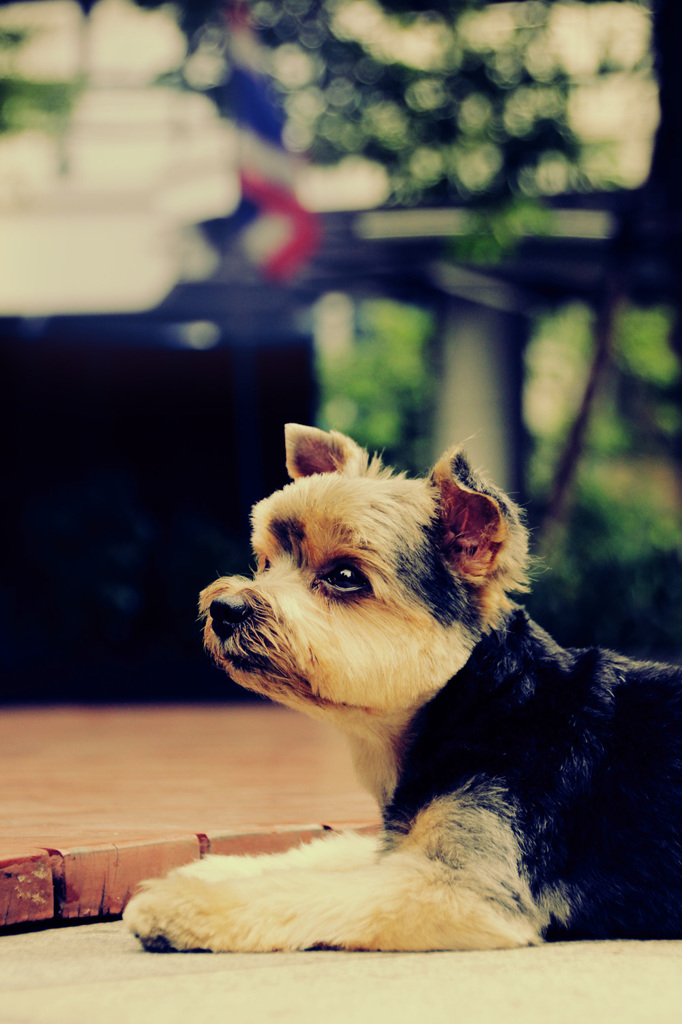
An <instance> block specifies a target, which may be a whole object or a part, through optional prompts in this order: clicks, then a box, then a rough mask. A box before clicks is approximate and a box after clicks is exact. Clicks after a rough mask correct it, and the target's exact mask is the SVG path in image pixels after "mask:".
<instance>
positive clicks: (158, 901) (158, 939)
mask: <svg viewBox="0 0 682 1024" xmlns="http://www.w3.org/2000/svg"><path fill="white" fill-rule="evenodd" d="M212 889H213V886H212V885H211V884H209V883H207V882H205V881H202V880H200V879H195V878H187V877H183V876H182V875H181V874H180V873H179V872H178V871H175V872H173V873H172V874H170V875H169V876H168V877H167V878H155V879H152V880H151V881H149V882H145V883H144V887H143V889H142V891H141V892H139V893H138V894H137V895H135V896H133V898H132V899H131V900H130V902H129V903H128V906H127V907H126V909H125V911H124V913H123V920H124V921H125V923H126V924H127V926H128V927H129V928H130V930H131V931H132V932H133V934H134V935H136V936H137V938H138V939H139V940H140V942H141V943H142V945H143V946H144V948H145V949H147V950H149V951H150V952H170V951H173V950H178V951H189V950H209V951H210V950H217V949H229V948H231V947H230V946H229V945H225V936H224V935H223V943H222V945H221V944H220V943H219V941H218V939H219V935H220V933H221V930H222V931H223V932H224V931H225V930H226V927H225V926H226V925H228V923H229V916H228V914H227V913H226V910H227V907H226V906H225V904H226V900H225V898H224V896H225V894H223V899H222V900H221V901H220V903H221V908H220V909H219V908H218V907H217V906H216V901H215V899H214V898H213V895H214V894H213V892H212ZM221 909H222V915H221ZM228 930H229V929H228Z"/></svg>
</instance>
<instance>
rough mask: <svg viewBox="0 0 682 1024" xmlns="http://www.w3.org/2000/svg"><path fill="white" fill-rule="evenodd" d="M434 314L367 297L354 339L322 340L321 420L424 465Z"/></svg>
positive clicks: (389, 455) (399, 459)
mask: <svg viewBox="0 0 682 1024" xmlns="http://www.w3.org/2000/svg"><path fill="white" fill-rule="evenodd" d="M432 331H433V324H432V320H431V317H430V315H429V314H428V313H425V312H424V311H423V310H420V309H417V308H416V307H414V306H407V305H405V304H402V303H397V302H391V301H388V300H376V301H367V302H364V303H362V305H361V306H360V308H359V312H358V317H357V327H356V336H355V338H354V339H353V340H352V341H351V343H350V344H349V345H347V346H344V347H342V348H340V349H334V348H331V349H326V348H325V347H324V345H322V346H320V349H319V354H318V367H317V369H318V379H319V385H320V425H321V426H322V427H324V428H325V429H335V430H341V431H343V432H345V433H350V434H352V436H353V437H354V438H355V440H356V441H358V442H359V443H360V444H362V445H365V446H366V447H368V448H369V449H370V450H373V451H380V452H383V453H384V456H385V458H386V461H387V462H389V463H395V464H398V465H400V466H401V467H402V468H405V469H409V470H411V471H412V472H415V473H418V472H423V470H424V467H425V465H426V464H427V462H428V459H429V454H430V452H429V442H428V435H429V427H430V408H431V402H432V397H433V374H432V373H431V372H430V365H429V363H430V360H429V351H428V343H429V340H430V337H431V334H432Z"/></svg>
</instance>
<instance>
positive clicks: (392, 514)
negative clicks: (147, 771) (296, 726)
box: [202, 474, 477, 712]
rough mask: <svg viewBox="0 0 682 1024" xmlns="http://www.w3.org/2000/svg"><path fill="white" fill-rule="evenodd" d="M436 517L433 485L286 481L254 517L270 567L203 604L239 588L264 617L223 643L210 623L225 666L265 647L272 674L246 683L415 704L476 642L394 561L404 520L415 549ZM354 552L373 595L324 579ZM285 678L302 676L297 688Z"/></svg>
mask: <svg viewBox="0 0 682 1024" xmlns="http://www.w3.org/2000/svg"><path fill="white" fill-rule="evenodd" d="M433 516H434V502H433V497H432V494H431V492H430V490H429V488H428V486H427V485H426V483H425V482H424V481H413V480H404V479H401V478H390V479H383V480H377V479H370V478H358V479H347V478H346V477H344V476H342V475H340V474H328V475H324V476H314V477H309V478H305V479H302V480H298V481H297V482H296V483H294V484H290V485H288V486H287V487H285V488H284V489H283V490H282V491H278V492H277V493H275V494H274V495H272V496H271V497H270V498H267V499H266V500H265V501H263V502H261V503H260V504H259V505H257V506H256V508H255V509H254V513H253V523H254V529H253V546H254V550H255V551H256V553H257V555H259V556H260V557H261V558H262V559H267V561H268V562H269V563H270V565H271V568H270V569H269V570H268V571H267V572H260V573H258V574H257V575H256V577H255V578H254V579H253V580H252V581H248V580H245V579H243V578H236V579H234V578H233V579H222V580H218V581H216V583H214V584H212V586H211V587H209V588H208V589H207V590H206V591H204V593H203V595H202V610H204V611H205V612H206V611H207V610H208V607H209V606H210V603H211V601H212V600H214V599H215V598H216V597H220V596H223V595H227V594H229V595H230V596H233V595H235V594H241V595H242V596H244V597H245V598H246V599H247V600H248V601H249V603H253V604H254V605H255V606H256V607H257V608H258V609H259V611H258V614H257V624H254V626H253V629H252V628H251V627H250V626H249V624H247V625H246V626H245V627H244V629H243V630H242V629H240V630H239V635H238V637H235V638H234V640H231V641H230V642H229V643H228V644H227V645H225V646H223V645H221V644H220V642H216V638H215V637H214V635H213V634H212V631H211V630H210V627H209V628H207V630H206V641H207V645H208V647H209V649H210V650H211V651H212V653H213V655H214V657H216V658H217V660H218V661H223V662H224V663H225V665H226V667H228V668H229V659H230V654H231V653H243V654H246V653H247V652H248V650H252V652H253V654H258V653H264V654H266V656H267V657H268V658H269V659H270V660H271V662H272V666H273V672H271V673H266V675H267V676H268V678H267V679H265V680H255V679H253V678H252V676H253V673H248V674H245V673H243V672H241V671H240V670H239V668H238V667H237V669H236V670H234V669H233V668H229V670H230V672H231V674H233V675H234V676H235V678H236V679H237V680H238V681H239V682H240V683H242V684H243V685H245V686H247V687H249V688H256V689H262V690H263V692H267V693H268V695H270V696H275V697H276V699H277V700H280V701H282V702H284V703H287V704H292V705H293V706H299V707H300V706H301V701H302V702H303V704H305V705H311V706H314V705H317V706H318V707H319V706H320V705H321V703H322V702H330V703H332V704H334V705H337V706H351V707H355V708H367V709H370V710H372V711H376V712H389V711H390V712H396V711H400V710H405V709H408V708H414V707H415V706H417V705H418V704H420V703H422V702H423V701H424V700H425V699H427V698H428V697H430V696H431V695H432V694H434V693H435V692H437V690H438V689H439V688H440V687H441V686H442V685H443V684H444V683H445V682H446V681H447V679H449V678H450V677H451V676H452V675H453V674H454V673H455V672H456V671H457V670H458V669H459V668H460V667H461V666H462V665H463V663H464V661H465V660H466V659H467V657H468V655H469V652H470V650H471V648H472V646H473V644H474V643H475V641H476V639H477V636H476V635H471V633H470V631H468V630H467V629H465V628H463V627H462V625H461V624H460V623H455V624H454V625H453V626H448V627H444V626H442V625H440V624H439V623H438V622H437V621H436V620H435V619H434V618H433V616H432V615H430V614H429V613H428V611H427V610H426V609H424V608H423V607H422V606H421V605H420V603H419V602H418V600H417V599H416V598H415V597H414V596H413V595H411V594H410V592H409V590H408V589H406V588H404V587H403V586H402V584H401V581H400V579H399V578H397V576H396V572H395V568H394V566H393V565H392V564H391V560H392V557H393V549H394V547H395V533H396V528H397V530H398V531H399V533H400V537H401V542H403V543H405V544H407V545H410V544H412V545H414V546H416V545H417V544H418V543H419V542H420V541H421V533H422V531H423V530H424V529H425V528H426V527H427V526H428V525H429V523H430V522H431V521H432V519H433ZM292 523H293V524H295V525H294V530H293V532H294V534H295V536H294V539H293V548H294V550H291V551H286V550H283V549H282V547H281V544H280V540H279V539H278V529H279V530H281V528H282V524H292ZM273 524H279V527H278V528H277V527H276V528H274V529H273ZM298 526H300V539H299V536H298V535H297V530H298ZM411 534H412V535H414V536H413V538H412V537H411ZM345 559H348V560H352V562H353V564H354V565H356V566H357V567H358V568H359V569H360V570H361V571H362V572H363V573H364V574H365V576H366V577H367V578H368V580H369V581H370V584H371V588H372V593H371V594H370V595H368V596H360V597H357V598H355V597H353V596H352V595H350V596H348V597H339V596H338V595H337V596H335V595H333V594H330V593H329V591H328V590H326V589H325V587H324V585H323V584H321V583H320V574H321V573H323V572H324V570H325V569H326V568H328V567H329V566H331V565H332V564H334V563H338V562H340V561H343V560H345ZM252 645H255V646H252ZM237 648H241V649H240V650H238V649H237ZM286 679H292V680H293V681H294V683H295V685H294V686H293V688H292V689H291V690H290V689H289V688H288V687H287V684H286V682H284V683H282V680H286ZM301 680H305V686H304V687H301V685H300V681H301ZM275 689H278V690H279V692H277V693H274V690H275ZM309 709H311V708H309Z"/></svg>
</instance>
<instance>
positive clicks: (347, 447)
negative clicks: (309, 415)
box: [284, 423, 368, 480]
mask: <svg viewBox="0 0 682 1024" xmlns="http://www.w3.org/2000/svg"><path fill="white" fill-rule="evenodd" d="M284 440H285V445H286V454H287V472H288V473H289V476H290V477H291V478H292V480H298V479H299V477H302V476H313V474H315V473H343V472H346V473H353V474H356V475H357V474H360V473H362V472H364V471H366V469H367V463H368V456H367V452H366V451H365V450H364V448H361V447H360V446H359V445H357V444H356V443H355V441H353V440H351V438H350V437H346V435H345V434H339V433H338V432H337V431H336V430H330V431H329V433H327V432H326V431H325V430H318V429H317V427H303V426H301V425H300V424H298V423H287V425H286V426H285V428H284Z"/></svg>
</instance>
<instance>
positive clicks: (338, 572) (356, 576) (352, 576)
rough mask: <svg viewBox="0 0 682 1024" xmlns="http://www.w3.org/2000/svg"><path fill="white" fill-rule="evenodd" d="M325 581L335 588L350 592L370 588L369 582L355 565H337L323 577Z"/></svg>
mask: <svg viewBox="0 0 682 1024" xmlns="http://www.w3.org/2000/svg"><path fill="white" fill-rule="evenodd" d="M322 580H323V581H324V583H326V584H327V585H328V586H330V587H333V588H334V590H338V591H342V592H343V593H346V594H350V593H353V592H357V591H358V590H367V589H369V582H368V580H367V578H366V577H365V576H363V575H362V573H361V572H360V570H359V569H356V568H355V566H354V565H337V566H335V567H334V568H333V569H331V570H330V571H329V572H327V573H325V575H324V576H323V577H322Z"/></svg>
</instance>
